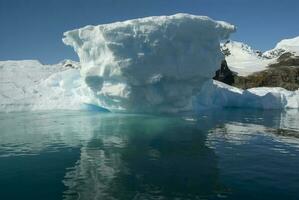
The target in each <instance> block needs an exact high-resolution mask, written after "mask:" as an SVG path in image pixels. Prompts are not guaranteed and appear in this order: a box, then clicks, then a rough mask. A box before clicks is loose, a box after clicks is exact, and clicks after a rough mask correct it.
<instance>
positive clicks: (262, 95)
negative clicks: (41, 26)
mask: <svg viewBox="0 0 299 200" xmlns="http://www.w3.org/2000/svg"><path fill="white" fill-rule="evenodd" d="M234 31H235V27H234V26H233V25H231V24H229V23H226V22H223V21H214V20H212V19H210V18H209V17H205V16H195V15H189V14H176V15H171V16H154V17H146V18H141V19H133V20H128V21H124V22H115V23H111V24H103V25H98V26H86V27H83V28H80V29H76V30H71V31H67V32H65V33H64V38H63V42H64V43H65V44H66V45H70V46H72V47H73V48H74V50H75V51H76V52H77V54H78V56H79V59H80V63H77V62H74V61H70V60H64V61H62V62H60V63H58V64H55V65H43V64H41V63H40V62H38V61H35V60H24V61H0V80H1V82H0V112H3V111H4V112H9V111H28V110H56V109H65V110H81V109H85V110H86V109H87V110H97V111H101V112H102V111H107V110H109V111H116V112H122V111H125V112H134V113H176V112H184V111H194V110H203V109H209V108H223V107H239V108H258V109H288V108H299V90H297V91H294V92H292V91H288V90H285V89H282V88H265V87H262V88H252V89H248V90H241V89H238V88H235V87H231V86H228V85H226V84H224V83H220V82H217V81H213V80H212V77H213V76H214V74H215V71H216V70H217V69H218V68H219V66H220V63H221V61H222V60H223V59H224V55H223V54H222V53H221V49H220V43H221V41H222V40H226V39H227V38H228V37H229V35H230V34H231V33H233V32H234ZM296 42H297V39H296V38H295V39H292V40H284V41H282V42H280V43H279V44H278V45H277V46H278V47H277V48H280V49H281V48H282V47H283V48H284V49H292V50H293V51H295V50H296V48H297V47H298V45H297V43H296ZM222 48H223V46H222ZM226 48H228V50H229V51H230V52H231V55H230V58H231V60H229V59H228V60H229V61H234V63H235V64H236V65H237V63H240V62H241V61H244V62H243V63H242V64H244V63H245V64H246V65H245V64H244V65H242V66H241V69H240V71H242V72H246V73H248V72H249V71H250V70H249V71H248V69H247V68H248V67H247V64H248V63H260V62H261V61H264V60H265V59H264V58H262V57H260V56H259V55H258V54H257V53H256V52H254V51H253V50H252V49H251V48H250V47H248V46H246V45H244V44H242V43H237V42H231V43H226ZM269 60H271V59H269ZM245 61H246V62H245ZM231 63H233V62H231ZM242 67H243V68H242ZM254 70H256V69H254ZM251 72H252V71H250V73H251Z"/></svg>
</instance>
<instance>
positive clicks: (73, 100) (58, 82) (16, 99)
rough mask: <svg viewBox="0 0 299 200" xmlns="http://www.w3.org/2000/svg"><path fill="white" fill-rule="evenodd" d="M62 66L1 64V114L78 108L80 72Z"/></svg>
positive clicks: (10, 62) (68, 62)
mask: <svg viewBox="0 0 299 200" xmlns="http://www.w3.org/2000/svg"><path fill="white" fill-rule="evenodd" d="M65 64H72V66H78V63H75V62H72V61H63V62H62V63H58V64H57V65H42V64H41V63H40V62H38V61H36V60H23V61H0V111H4V112H9V111H24V110H51V109H80V107H81V98H82V97H80V96H79V93H78V92H79V88H80V73H79V71H78V70H77V69H72V68H70V67H65Z"/></svg>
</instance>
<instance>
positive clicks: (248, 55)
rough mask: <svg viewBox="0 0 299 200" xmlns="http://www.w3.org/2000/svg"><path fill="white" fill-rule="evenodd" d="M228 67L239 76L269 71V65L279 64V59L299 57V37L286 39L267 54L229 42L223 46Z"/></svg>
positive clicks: (235, 42)
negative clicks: (291, 56) (290, 56)
mask: <svg viewBox="0 0 299 200" xmlns="http://www.w3.org/2000/svg"><path fill="white" fill-rule="evenodd" d="M221 50H222V52H223V54H224V55H225V59H226V61H227V64H228V67H229V68H230V69H231V70H232V71H234V72H236V73H237V74H238V75H239V76H248V75H251V74H253V73H255V72H260V71H264V70H266V69H268V66H269V65H273V64H275V63H278V62H279V60H278V59H279V57H280V56H282V55H283V54H285V55H286V53H290V54H291V55H294V56H296V55H297V56H299V36H298V37H296V38H292V39H284V40H282V41H280V42H279V43H277V45H276V47H275V48H274V49H271V50H269V51H266V52H264V53H263V52H262V51H259V50H255V49H253V48H252V47H250V46H249V45H247V44H244V43H242V42H237V41H232V40H229V41H227V42H225V43H222V44H221Z"/></svg>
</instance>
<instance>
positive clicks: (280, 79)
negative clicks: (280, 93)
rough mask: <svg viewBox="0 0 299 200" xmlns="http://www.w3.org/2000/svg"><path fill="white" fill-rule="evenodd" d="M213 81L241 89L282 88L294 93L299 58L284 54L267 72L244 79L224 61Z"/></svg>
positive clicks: (298, 71) (296, 84) (298, 74)
mask: <svg viewBox="0 0 299 200" xmlns="http://www.w3.org/2000/svg"><path fill="white" fill-rule="evenodd" d="M214 79H215V80H218V81H221V82H223V83H226V84H228V85H232V86H235V87H238V88H241V89H249V88H254V87H282V88H285V89H287V90H291V91H294V90H297V89H298V88H299V56H294V55H293V54H292V53H284V54H282V55H281V56H280V57H279V58H278V59H277V63H273V64H271V65H269V67H268V69H267V70H264V71H261V72H256V73H254V74H252V75H249V76H245V77H244V76H238V75H236V74H234V73H233V72H232V71H231V70H230V69H229V68H228V66H227V64H226V61H225V60H224V61H223V62H222V63H221V68H220V69H219V70H217V71H216V75H215V77H214Z"/></svg>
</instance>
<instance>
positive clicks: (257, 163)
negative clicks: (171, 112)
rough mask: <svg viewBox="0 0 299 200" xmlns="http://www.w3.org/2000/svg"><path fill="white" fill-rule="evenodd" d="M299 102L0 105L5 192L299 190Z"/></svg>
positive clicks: (95, 195) (127, 194) (151, 194)
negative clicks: (188, 110) (297, 106)
mask: <svg viewBox="0 0 299 200" xmlns="http://www.w3.org/2000/svg"><path fill="white" fill-rule="evenodd" d="M298 120H299V112H298V111H297V110H293V111H292V110H290V111H283V112H282V111H258V110H255V111H253V110H241V109H227V110H214V111H209V112H204V113H201V114H184V115H179V116H154V115H134V114H112V113H99V112H79V111H78V112H75V111H55V112H54V111H52V112H20V113H1V114H0V128H1V129H0V199H3V200H4V199H5V200H14V199H18V200H19V199H26V200H27V199H30V200H35V199H37V200H47V199H49V200H56V199H66V200H69V199H76V200H77V199H82V200H93V199H99V200H106V199H107V200H110V199H111V200H118V199H119V200H139V199H140V200H141V199H144V200H151V199H161V200H162V199H177V200H183V199H190V200H193V199H242V200H244V199H272V200H273V199H294V200H295V199H299V170H298V168H299V123H298Z"/></svg>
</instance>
